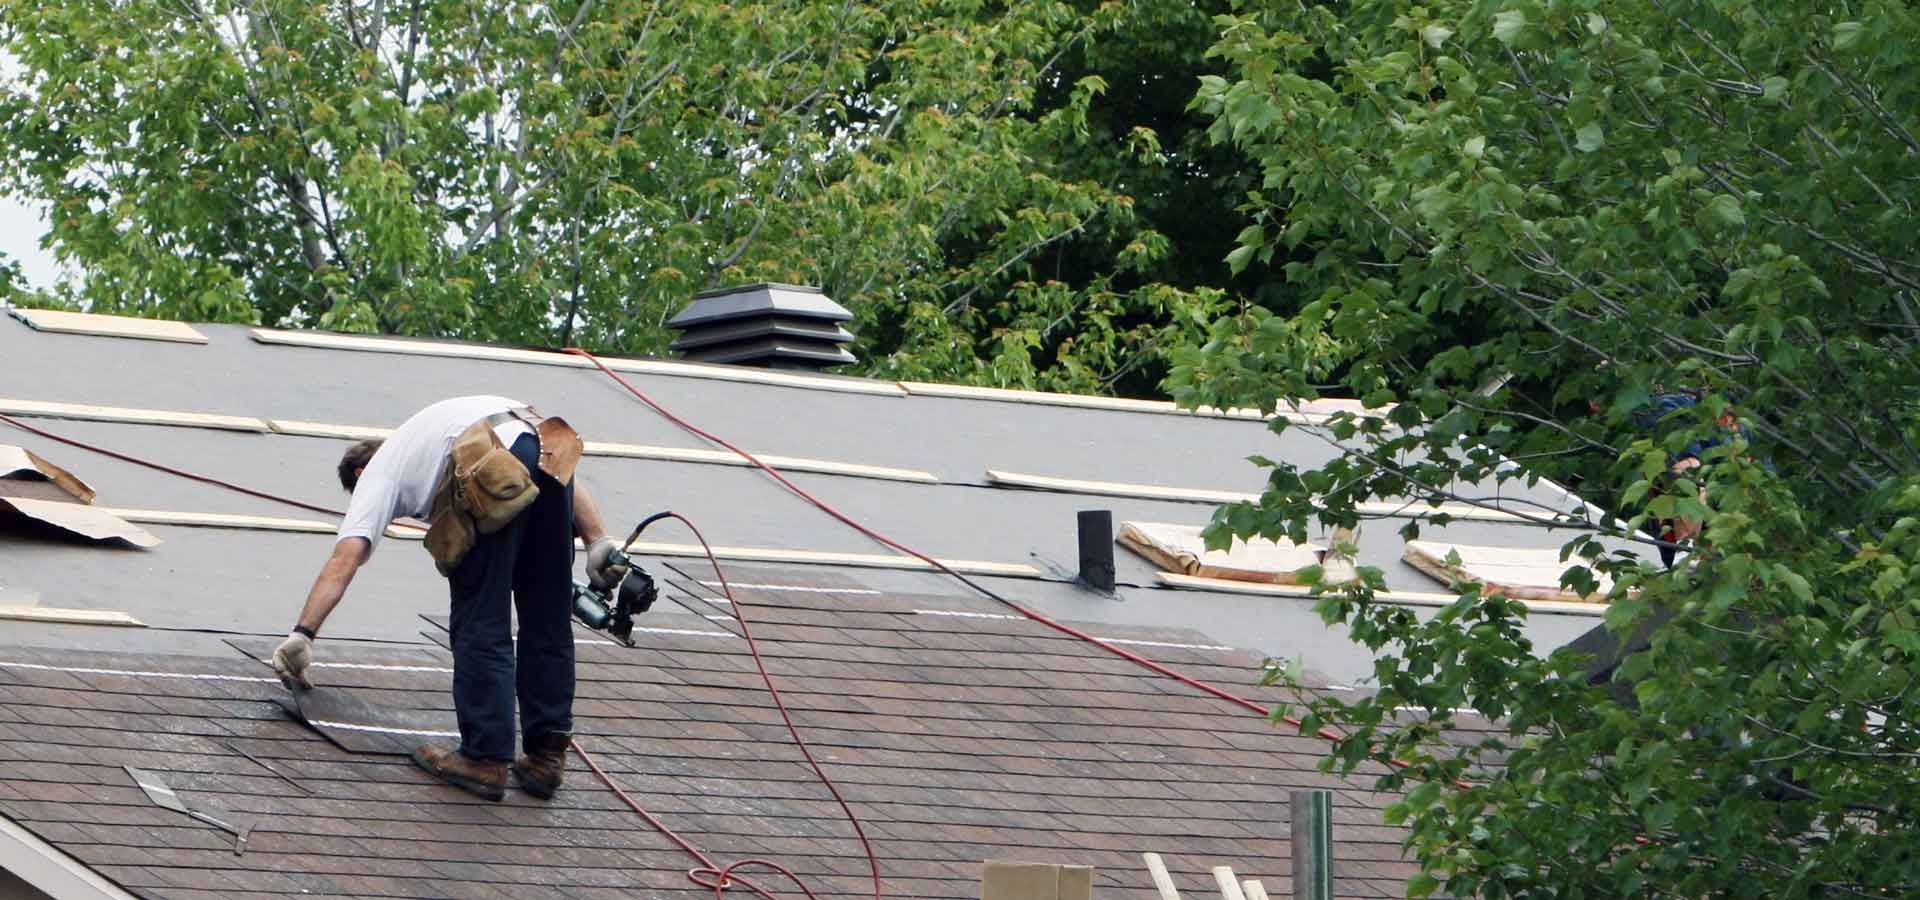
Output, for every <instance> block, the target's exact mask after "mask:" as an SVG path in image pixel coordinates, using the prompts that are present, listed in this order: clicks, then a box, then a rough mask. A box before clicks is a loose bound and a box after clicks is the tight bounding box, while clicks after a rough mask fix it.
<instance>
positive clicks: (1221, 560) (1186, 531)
mask: <svg viewBox="0 0 1920 900" xmlns="http://www.w3.org/2000/svg"><path fill="white" fill-rule="evenodd" d="M1200 531H1201V526H1199V525H1173V524H1169V523H1165V522H1122V523H1120V537H1119V542H1120V545H1121V546H1123V547H1126V548H1127V549H1129V550H1132V551H1133V552H1135V553H1138V554H1140V555H1141V556H1144V557H1146V558H1147V559H1148V560H1149V561H1151V562H1152V563H1153V564H1154V565H1157V566H1159V567H1160V568H1161V569H1162V570H1164V571H1168V572H1178V573H1180V574H1182V575H1194V576H1198V577H1201V578H1223V579H1228V580H1231V581H1257V582H1264V583H1267V584H1300V583H1302V579H1301V575H1300V573H1301V570H1303V569H1307V568H1309V567H1311V566H1319V565H1323V564H1324V565H1325V566H1326V572H1325V575H1324V576H1323V577H1324V578H1326V579H1330V580H1333V581H1345V580H1349V579H1351V578H1352V566H1351V565H1349V564H1346V563H1344V562H1342V561H1341V560H1339V559H1338V558H1337V557H1333V556H1331V555H1330V554H1329V553H1328V552H1327V548H1326V547H1323V546H1320V545H1319V544H1295V543H1293V542H1291V541H1268V540H1260V539H1255V540H1253V541H1237V540H1236V541H1235V542H1234V545H1233V547H1232V548H1230V549H1227V550H1208V549H1207V547H1206V540H1205V539H1204V538H1202V537H1201V536H1200Z"/></svg>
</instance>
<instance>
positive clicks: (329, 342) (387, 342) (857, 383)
mask: <svg viewBox="0 0 1920 900" xmlns="http://www.w3.org/2000/svg"><path fill="white" fill-rule="evenodd" d="M251 333H252V335H253V339H254V340H255V341H258V342H260V343H263V344H280V345H284V346H290V347H310V348H316V349H322V350H354V351H362V352H368V353H398V354H404V355H408V356H440V357H451V358H456V359H480V360H491V361H495V362H516V363H531V364H534V365H542V366H564V367H567V368H572V369H585V368H592V367H593V363H591V362H588V361H587V360H586V359H585V358H583V357H579V356H573V355H571V354H566V353H559V352H554V351H546V350H522V349H519V348H515V347H490V346H487V345H485V344H456V343H443V342H438V341H413V340H405V339H401V338H368V337H356V336H353V335H345V334H325V333H321V332H311V331H277V330H274V329H270V328H255V329H253V331H252V332H251ZM601 362H604V363H606V364H607V368H609V369H612V370H614V371H616V372H632V373H635V374H640V375H668V376H673V377H679V378H707V379H713V380H716V381H738V382H745V383H749V384H766V385H777V386H780V387H796V388H806V389H809V390H818V391H837V392H840V393H850V394H870V395H875V396H885V397H904V396H906V395H907V392H906V391H905V390H902V389H901V388H900V386H899V385H896V384H894V383H893V382H890V381H867V380H863V379H858V378H832V377H828V376H825V375H799V374H794V373H790V372H775V371H770V370H766V369H754V368H749V367H745V366H719V365H701V364H697V363H686V362H671V361H668V360H654V359H615V358H603V359H602V360H601Z"/></svg>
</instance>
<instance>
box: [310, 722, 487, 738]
mask: <svg viewBox="0 0 1920 900" xmlns="http://www.w3.org/2000/svg"><path fill="white" fill-rule="evenodd" d="M307 724H308V725H312V726H313V727H315V728H338V729H341V730H343V731H372V732H378V733H380V734H406V735H412V736H414V737H459V736H460V732H458V731H433V730H431V729H424V728H389V727H387V726H385V725H358V724H355V723H353V722H333V721H329V720H326V719H308V720H307Z"/></svg>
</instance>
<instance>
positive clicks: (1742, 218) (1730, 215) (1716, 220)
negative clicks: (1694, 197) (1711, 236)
mask: <svg viewBox="0 0 1920 900" xmlns="http://www.w3.org/2000/svg"><path fill="white" fill-rule="evenodd" d="M1704 212H1705V218H1706V221H1708V222H1711V223H1713V224H1715V225H1719V226H1722V227H1727V228H1731V227H1735V226H1739V225H1745V224H1747V214H1746V212H1745V211H1744V210H1742V209H1741V208H1740V201H1739V200H1738V199H1737V198H1735V197H1734V196H1733V195H1731V194H1715V195H1714V196H1713V199H1712V200H1709V201H1707V206H1706V209H1705V211H1704Z"/></svg>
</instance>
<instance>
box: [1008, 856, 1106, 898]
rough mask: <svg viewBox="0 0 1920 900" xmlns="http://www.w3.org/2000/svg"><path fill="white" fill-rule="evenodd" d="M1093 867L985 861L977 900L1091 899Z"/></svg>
mask: <svg viewBox="0 0 1920 900" xmlns="http://www.w3.org/2000/svg"><path fill="white" fill-rule="evenodd" d="M1092 897H1093V867H1092V866H1063V865H1055V864H1053V863H1036V862H1016V861H1013V860H1005V859H990V860H987V861H986V863H985V865H984V867H983V870H982V872H981V874H980V900H1091V898H1092Z"/></svg>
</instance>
